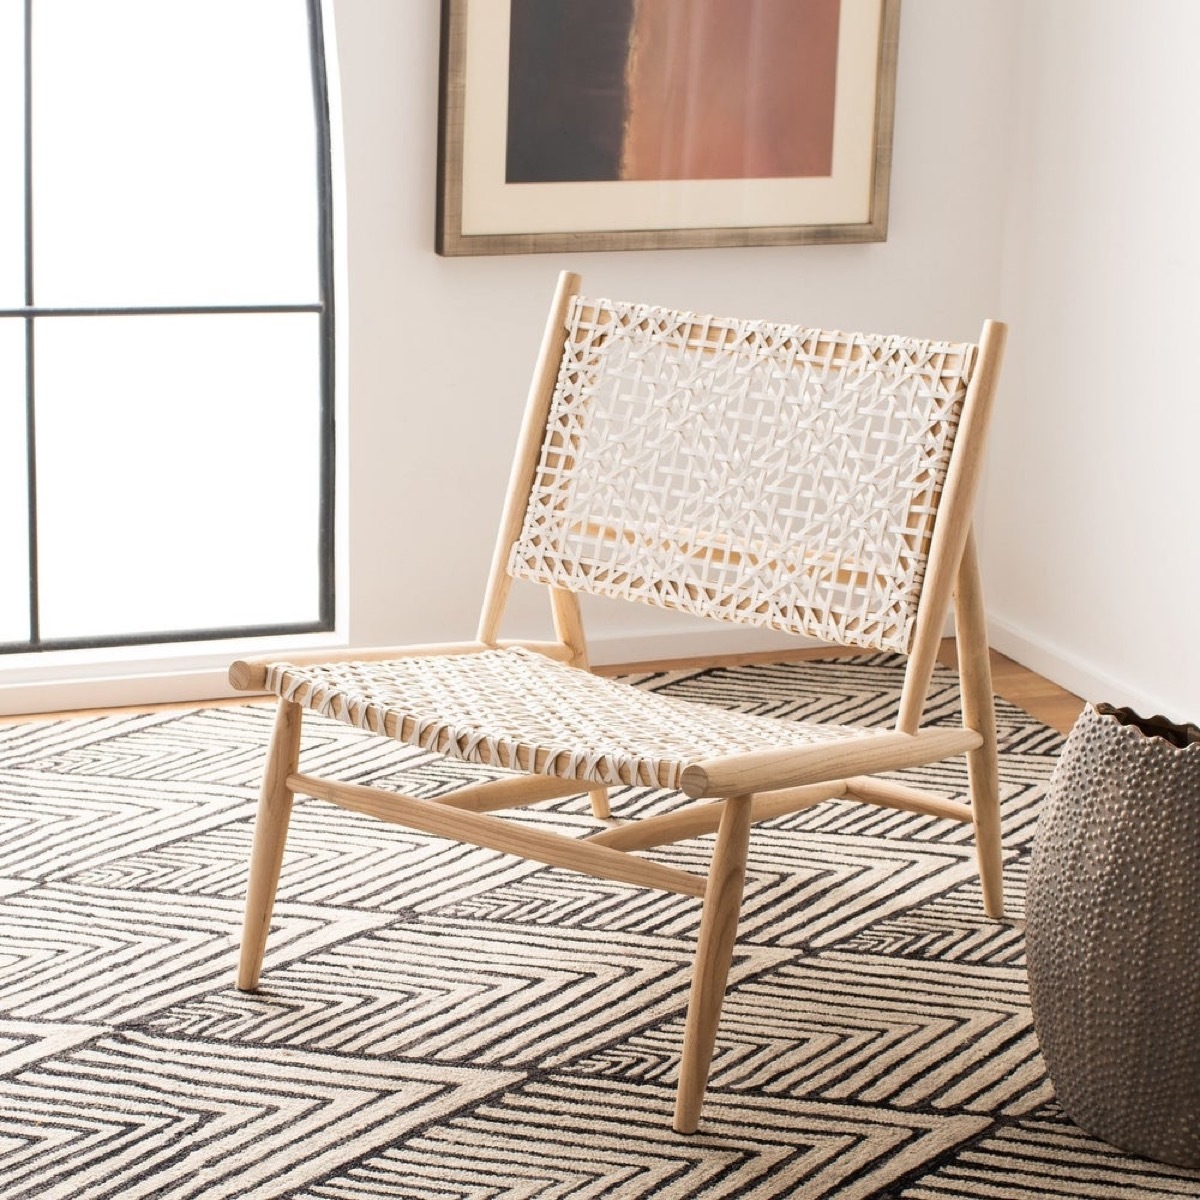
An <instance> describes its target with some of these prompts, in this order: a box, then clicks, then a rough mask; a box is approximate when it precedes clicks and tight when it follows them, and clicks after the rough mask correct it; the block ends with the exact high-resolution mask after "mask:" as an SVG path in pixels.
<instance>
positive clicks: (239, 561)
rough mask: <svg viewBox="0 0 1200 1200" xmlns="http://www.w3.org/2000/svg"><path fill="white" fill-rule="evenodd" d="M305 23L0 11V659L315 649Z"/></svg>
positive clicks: (322, 100)
mask: <svg viewBox="0 0 1200 1200" xmlns="http://www.w3.org/2000/svg"><path fill="white" fill-rule="evenodd" d="M330 237H331V235H330V166H329V120H328V104H327V94H326V83H325V71H324V58H323V41H322V31H321V13H320V3H319V0H172V2H171V3H164V2H163V0H0V648H2V649H3V650H6V651H9V652H13V651H30V650H47V649H67V648H74V647H84V646H116V645H125V644H134V643H146V642H166V641H180V640H196V639H203V638H217V637H230V636H248V635H257V634H267V633H278V634H283V633H304V632H313V631H318V630H326V629H330V628H331V627H332V622H333V567H332V563H333V546H332V530H333V513H332V508H333V444H332V442H333V415H332V413H333V410H332V394H331V393H332V378H333V343H332V336H333V334H332V331H333V312H332V291H331V278H332V246H331V240H330Z"/></svg>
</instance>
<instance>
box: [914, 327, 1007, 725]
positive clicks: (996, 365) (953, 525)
mask: <svg viewBox="0 0 1200 1200" xmlns="http://www.w3.org/2000/svg"><path fill="white" fill-rule="evenodd" d="M1007 334H1008V328H1007V326H1006V325H1004V324H1003V323H1002V322H1000V321H985V322H984V326H983V333H982V334H981V336H980V339H979V360H978V362H977V364H976V366H975V371H974V374H973V375H972V377H971V383H970V386H969V387H968V389H967V397H966V401H965V402H964V404H963V411H962V416H961V418H960V420H959V423H958V432H957V433H956V434H955V446H954V457H953V459H952V460H951V463H950V469H949V471H948V472H947V474H946V480H945V483H944V485H943V487H942V498H941V500H940V502H939V503H938V519H937V523H936V524H935V525H934V527H933V537H932V539H931V541H930V545H929V561H928V565H927V566H926V568H925V582H924V583H923V584H922V586H921V601H920V608H919V610H918V613H917V627H916V630H915V632H914V634H913V644H912V653H911V655H910V657H909V660H908V666H907V667H906V668H905V672H904V690H903V692H902V693H901V696H900V712H899V715H898V716H897V718H896V728H897V729H898V730H899V731H900V732H901V733H915V732H916V730H917V728H918V727H919V726H920V724H921V714H922V713H923V712H924V709H925V698H926V696H927V695H928V694H929V681H930V680H931V679H932V678H933V667H934V663H935V662H936V661H937V654H938V650H939V649H940V648H941V644H942V631H943V629H945V627H946V616H947V614H948V613H949V611H950V601H951V598H952V594H953V590H954V581H955V576H956V575H957V573H958V568H959V564H960V562H961V561H962V556H963V550H964V547H965V546H966V540H967V535H968V533H969V532H970V529H971V509H972V508H973V507H974V504H975V493H976V491H977V490H978V487H979V477H980V474H981V473H982V471H983V449H984V444H985V442H986V441H987V431H988V425H989V424H990V422H991V416H992V408H993V401H994V400H995V395H996V382H997V380H998V378H999V374H1000V361H1001V359H1002V358H1003V357H1004V342H1005V338H1006V337H1007Z"/></svg>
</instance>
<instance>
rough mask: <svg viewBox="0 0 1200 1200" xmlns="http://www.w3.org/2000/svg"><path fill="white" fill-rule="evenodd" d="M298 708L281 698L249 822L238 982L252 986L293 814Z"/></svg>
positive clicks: (255, 983)
mask: <svg viewBox="0 0 1200 1200" xmlns="http://www.w3.org/2000/svg"><path fill="white" fill-rule="evenodd" d="M302 716H303V710H302V709H301V708H300V706H299V705H298V704H290V703H288V701H286V700H280V702H279V707H278V709H277V710H276V712H275V727H274V731H273V732H272V734H271V745H270V749H269V750H268V751H267V763H266V769H265V770H264V772H263V782H262V792H261V793H260V796H259V801H258V818H257V819H256V821H255V823H254V849H253V850H252V851H251V854H250V878H249V882H248V884H247V887H246V913H245V918H244V920H243V924H242V950H241V958H240V961H239V963H238V977H237V986H238V987H239V988H240V989H241V990H242V991H253V989H254V988H256V987H257V986H258V979H259V975H260V973H261V971H262V960H263V954H264V952H265V951H266V946H267V933H268V931H269V930H270V928H271V913H272V912H273V911H274V908H275V889H276V888H277V887H278V885H279V871H280V868H281V867H282V865H283V848H284V844H285V843H286V841H287V832H288V822H289V820H290V818H291V815H292V794H293V793H292V789H291V787H290V786H289V784H288V780H289V778H290V777H291V775H292V773H293V772H294V771H295V770H296V764H297V762H298V761H299V758H300V727H301V718H302Z"/></svg>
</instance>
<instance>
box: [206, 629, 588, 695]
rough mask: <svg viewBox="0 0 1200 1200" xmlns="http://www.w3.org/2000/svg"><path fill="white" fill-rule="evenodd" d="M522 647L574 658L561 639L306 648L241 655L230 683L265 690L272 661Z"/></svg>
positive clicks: (302, 663)
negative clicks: (250, 656) (294, 651)
mask: <svg viewBox="0 0 1200 1200" xmlns="http://www.w3.org/2000/svg"><path fill="white" fill-rule="evenodd" d="M514 646H520V647H523V648H524V649H526V650H534V651H536V652H537V653H538V654H544V655H546V657H547V658H556V659H559V660H561V661H565V660H567V659H569V658H570V657H571V651H570V649H569V648H568V647H566V646H563V645H560V644H559V643H558V642H539V641H523V640H521V639H516V638H507V639H501V640H500V641H497V642H496V643H494V644H485V643H484V642H417V643H415V644H413V645H410V646H362V647H358V648H353V647H350V648H343V649H340V650H334V649H329V650H304V651H300V652H298V653H296V654H290V653H289V654H273V655H264V656H262V657H260V658H240V659H238V660H237V662H235V663H234V664H233V665H232V666H231V667H230V668H229V682H230V684H232V686H233V687H235V688H237V689H238V690H239V691H243V692H261V691H263V690H264V689H265V687H266V684H267V668H268V667H269V666H270V665H271V664H272V663H277V662H289V663H293V664H295V665H296V666H298V667H301V666H305V665H306V664H311V663H335V662H387V661H388V660H389V659H393V658H432V657H435V656H437V655H442V654H478V653H480V652H481V651H483V650H495V649H497V648H499V649H501V650H505V649H509V648H510V647H514Z"/></svg>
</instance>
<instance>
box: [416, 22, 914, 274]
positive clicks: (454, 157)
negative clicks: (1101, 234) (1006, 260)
mask: <svg viewBox="0 0 1200 1200" xmlns="http://www.w3.org/2000/svg"><path fill="white" fill-rule="evenodd" d="M899 17H900V0H658V2H657V3H656V4H655V5H644V4H643V5H638V4H636V3H635V0H605V3H604V4H597V3H595V0H443V4H442V41H441V96H440V106H439V138H438V160H439V161H438V197H437V230H436V250H437V252H438V253H439V254H441V255H445V256H459V255H489V254H529V253H546V252H575V251H603V250H659V249H674V248H680V249H682V248H697V247H716V246H783V245H805V244H816V243H850V242H875V241H884V240H885V239H886V237H887V223H888V191H889V184H890V168H891V149H892V124H893V112H894V105H895V80H896V57H897V41H898V28H899ZM672 22H675V24H674V25H672ZM831 22H832V24H831ZM714 81H715V82H714ZM731 114H732V115H731ZM797 114H802V116H800V117H797ZM735 118H737V119H736V120H735ZM739 122H740V123H739ZM822 156H824V157H822Z"/></svg>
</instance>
